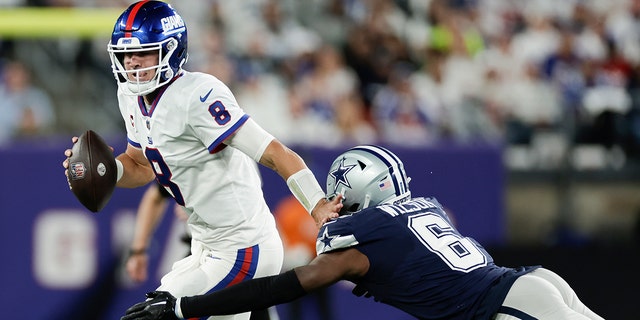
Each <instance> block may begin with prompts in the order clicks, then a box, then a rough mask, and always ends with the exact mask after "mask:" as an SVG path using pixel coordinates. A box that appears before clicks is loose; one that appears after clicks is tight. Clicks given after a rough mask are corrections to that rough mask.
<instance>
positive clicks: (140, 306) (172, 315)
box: [120, 291, 178, 320]
mask: <svg viewBox="0 0 640 320" xmlns="http://www.w3.org/2000/svg"><path fill="white" fill-rule="evenodd" d="M147 298H148V299H147V300H146V301H144V302H139V303H136V304H135V305H133V306H132V307H131V308H129V309H127V311H126V312H125V316H124V317H122V318H121V319H120V320H177V319H178V317H176V312H175V308H176V298H175V297H174V296H172V295H171V294H170V293H169V292H166V291H153V292H149V293H147Z"/></svg>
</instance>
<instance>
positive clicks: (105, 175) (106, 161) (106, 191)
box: [67, 130, 118, 212]
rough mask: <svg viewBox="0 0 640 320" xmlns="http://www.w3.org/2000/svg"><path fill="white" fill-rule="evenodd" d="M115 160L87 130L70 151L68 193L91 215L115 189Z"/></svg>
mask: <svg viewBox="0 0 640 320" xmlns="http://www.w3.org/2000/svg"><path fill="white" fill-rule="evenodd" d="M117 170H118V169H117V167H116V159H115V156H114V155H113V151H111V148H110V147H109V145H107V143H106V142H105V141H104V139H102V137H100V136H99V135H98V134H97V133H95V132H93V131H92V130H88V131H87V132H85V133H83V134H82V135H81V136H80V137H79V138H78V142H76V143H75V144H74V145H73V147H72V148H71V156H70V157H69V169H68V171H67V179H68V181H69V188H70V189H71V192H73V194H74V195H75V196H76V198H78V200H79V201H80V203H82V205H84V206H85V207H86V208H87V209H89V210H91V212H98V211H100V210H102V208H104V206H105V205H106V204H107V203H108V202H109V199H111V195H112V194H113V190H114V189H115V187H116V178H117Z"/></svg>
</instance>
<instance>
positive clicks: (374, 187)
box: [327, 145, 411, 215]
mask: <svg viewBox="0 0 640 320" xmlns="http://www.w3.org/2000/svg"><path fill="white" fill-rule="evenodd" d="M410 180H411V179H410V178H408V177H407V174H406V172H405V171H404V165H403V164H402V161H401V160H400V158H398V156H396V155H395V154H393V153H392V152H391V151H389V150H387V149H385V148H383V147H379V146H373V145H361V146H356V147H353V148H351V149H349V150H347V151H346V152H344V153H343V154H341V155H340V156H338V157H337V158H336V160H335V161H333V164H332V165H331V168H330V169H329V174H328V175H327V194H328V197H329V198H332V197H334V196H335V195H337V194H342V195H343V196H344V200H343V202H342V203H343V205H344V207H343V208H342V210H341V211H340V215H344V214H352V213H356V212H358V211H360V210H362V209H365V208H368V207H371V206H376V205H378V204H381V203H401V202H404V201H407V200H409V199H411V191H409V181H410Z"/></svg>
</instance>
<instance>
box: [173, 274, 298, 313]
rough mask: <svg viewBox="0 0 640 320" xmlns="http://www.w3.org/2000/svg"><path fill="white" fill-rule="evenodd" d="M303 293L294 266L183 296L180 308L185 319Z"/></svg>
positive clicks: (259, 306) (241, 309)
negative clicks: (278, 273)
mask: <svg viewBox="0 0 640 320" xmlns="http://www.w3.org/2000/svg"><path fill="white" fill-rule="evenodd" d="M305 294H306V292H305V290H304V289H303V288H302V285H301V284H300V281H299V280H298V276H297V275H296V273H295V271H294V270H290V271H287V272H285V273H283V274H280V275H276V276H270V277H264V278H257V279H253V280H249V281H245V282H241V283H238V284H236V285H233V286H231V287H229V288H226V289H223V290H220V291H216V292H212V293H209V294H206V295H198V296H192V297H182V298H181V299H180V309H181V310H182V314H183V316H184V318H185V319H189V318H195V317H205V316H215V315H228V314H236V313H241V312H247V311H251V310H258V309H265V308H267V307H270V306H273V305H276V304H281V303H286V302H290V301H293V300H295V299H298V298H300V297H302V296H304V295H305Z"/></svg>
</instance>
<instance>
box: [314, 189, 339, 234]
mask: <svg viewBox="0 0 640 320" xmlns="http://www.w3.org/2000/svg"><path fill="white" fill-rule="evenodd" d="M342 206H343V205H342V195H341V194H338V195H337V196H335V197H334V198H333V199H331V200H327V199H322V200H320V201H319V202H318V204H316V206H315V208H313V211H311V216H312V217H313V219H314V220H315V221H316V226H317V227H318V228H320V227H322V225H323V224H324V223H325V222H327V221H329V220H331V219H335V218H337V217H338V216H339V214H338V213H339V212H340V210H342Z"/></svg>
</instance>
